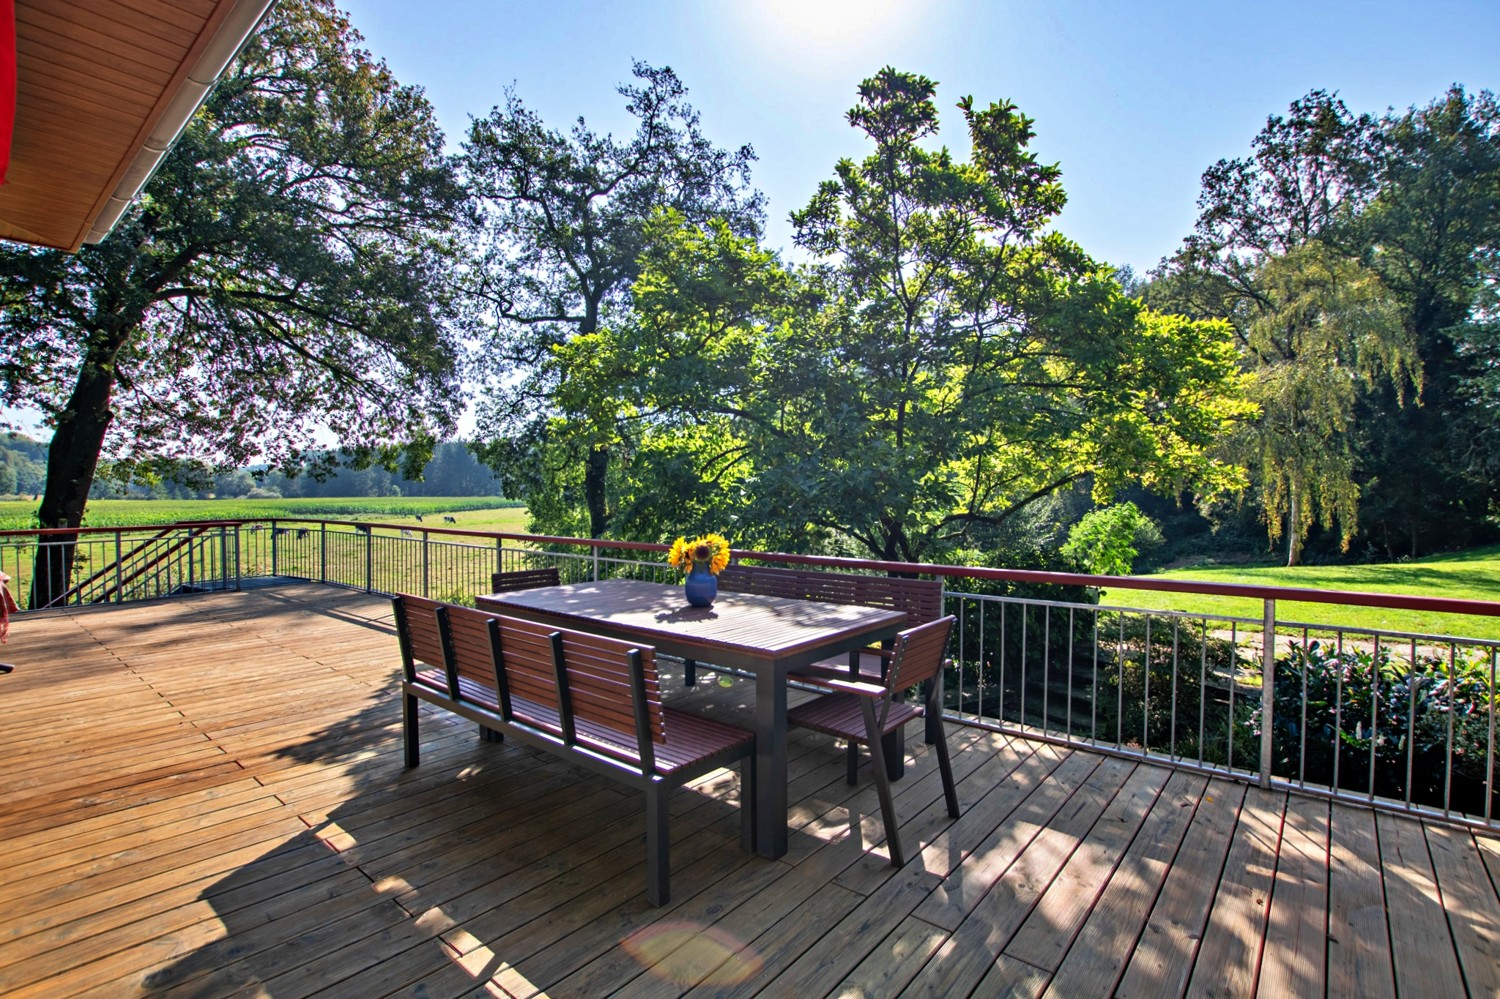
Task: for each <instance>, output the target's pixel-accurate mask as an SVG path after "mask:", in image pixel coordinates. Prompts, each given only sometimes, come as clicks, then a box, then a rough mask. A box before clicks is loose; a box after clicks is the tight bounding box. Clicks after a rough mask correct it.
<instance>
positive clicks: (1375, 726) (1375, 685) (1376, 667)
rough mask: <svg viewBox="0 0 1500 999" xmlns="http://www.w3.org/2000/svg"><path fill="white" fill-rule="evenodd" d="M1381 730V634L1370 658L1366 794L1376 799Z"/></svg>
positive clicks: (1370, 798) (1377, 636)
mask: <svg viewBox="0 0 1500 999" xmlns="http://www.w3.org/2000/svg"><path fill="white" fill-rule="evenodd" d="M1379 731H1380V636H1379V635H1376V636H1375V654H1374V656H1373V658H1371V660H1370V775H1369V780H1370V782H1369V784H1367V785H1366V786H1365V794H1366V796H1367V798H1368V800H1370V801H1372V802H1373V801H1374V800H1375V744H1376V742H1377V739H1376V737H1375V735H1376V733H1377V732H1379Z"/></svg>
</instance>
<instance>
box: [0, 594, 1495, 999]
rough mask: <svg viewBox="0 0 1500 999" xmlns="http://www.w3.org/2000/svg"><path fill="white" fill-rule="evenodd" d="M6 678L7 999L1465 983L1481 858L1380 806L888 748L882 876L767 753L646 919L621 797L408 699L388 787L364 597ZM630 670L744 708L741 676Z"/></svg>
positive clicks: (62, 622)
mask: <svg viewBox="0 0 1500 999" xmlns="http://www.w3.org/2000/svg"><path fill="white" fill-rule="evenodd" d="M6 658H7V659H8V660H9V661H12V662H14V663H16V664H17V669H16V671H15V672H14V673H12V674H10V675H7V676H0V711H3V712H4V718H3V722H4V723H3V724H0V754H3V756H0V758H3V759H4V760H5V761H6V762H5V765H4V771H3V773H4V774H5V777H4V778H3V779H0V841H3V842H5V843H6V844H7V847H8V852H7V857H6V863H5V865H4V867H3V869H0V870H3V873H0V903H4V904H5V905H6V908H7V911H8V912H9V913H11V915H10V916H9V917H8V918H7V920H6V922H5V925H3V926H0V994H3V995H5V996H7V997H12V996H14V997H27V996H35V997H43V996H45V997H47V999H73V997H94V996H97V997H117V996H153V997H171V996H196V997H207V996H229V995H234V994H254V995H259V996H265V997H271V999H311V997H318V999H383V997H387V996H390V997H398V996H400V997H412V999H415V997H418V996H421V997H424V999H467V997H469V996H486V995H493V996H534V995H535V996H539V995H548V996H558V997H564V996H588V997H595V996H602V995H618V996H622V997H627V996H628V997H633V999H655V997H675V996H681V995H694V996H699V995H703V996H707V995H714V996H734V997H751V996H757V995H763V996H784V995H796V996H799V997H804V996H805V997H827V996H867V997H880V996H893V995H913V996H915V995H941V996H949V995H973V996H991V995H1002V994H1011V995H1040V994H1043V993H1044V992H1045V993H1047V994H1049V995H1055V996H1059V997H1061V996H1077V995H1110V994H1116V995H1132V996H1151V995H1180V994H1185V993H1191V994H1201V995H1224V994H1234V995H1244V994H1249V993H1251V992H1253V991H1255V990H1256V989H1257V988H1258V990H1259V991H1260V992H1261V993H1262V994H1265V995H1282V994H1294V993H1295V994H1323V993H1326V994H1329V995H1334V994H1340V995H1341V994H1361V995H1380V994H1385V995H1392V994H1403V995H1405V994H1419V993H1420V994H1439V992H1441V994H1445V995H1449V994H1451V995H1464V994H1470V995H1490V994H1493V993H1494V992H1495V990H1496V989H1497V988H1500V972H1497V970H1496V969H1500V892H1497V887H1496V886H1497V885H1500V842H1497V841H1496V840H1495V839H1493V838H1490V837H1486V836H1483V835H1476V834H1475V833H1473V832H1471V831H1469V830H1464V829H1455V828H1453V827H1451V826H1443V825H1440V824H1438V823H1435V822H1424V821H1421V820H1419V819H1417V818H1414V817H1409V816H1394V815H1389V814H1380V815H1376V814H1373V813H1371V812H1368V811H1365V810H1362V809H1360V808H1357V807H1353V806H1350V805H1347V804H1342V803H1337V804H1332V805H1330V804H1328V803H1327V802H1325V801H1320V800H1317V799H1314V798H1311V797H1307V796H1302V795H1297V794H1295V793H1292V794H1289V793H1287V792H1284V791H1263V790H1261V789H1258V788H1246V787H1245V785H1243V784H1240V783H1236V782H1232V781H1229V780H1225V779H1222V778H1217V777H1208V776H1203V775H1198V774H1189V773H1184V772H1176V773H1174V772H1171V771H1169V770H1167V769H1164V768H1161V767H1158V766H1155V765H1152V764H1148V763H1140V762H1136V761H1133V760H1126V759H1115V758H1110V757H1106V756H1101V755H1098V754H1095V753H1091V752H1089V751H1088V750H1086V749H1082V748H1069V747H1062V746H1057V745H1053V744H1048V743H1044V742H1039V741H1028V740H1025V739H1022V738H1018V737H1014V736H1009V735H1002V734H999V733H995V732H988V731H982V730H979V729H975V728H970V727H966V726H958V725H951V724H950V725H949V726H948V727H947V737H948V738H947V741H948V746H949V751H950V753H951V754H952V756H953V761H954V770H955V775H956V778H957V781H958V787H959V799H960V802H961V804H962V805H963V809H964V814H963V816H962V817H961V818H960V819H958V820H956V821H955V820H952V819H950V818H949V817H948V815H947V813H946V808H945V806H944V802H943V798H942V791H941V784H940V781H939V779H938V774H937V768H936V754H934V753H933V752H932V751H931V748H930V747H927V746H925V745H923V744H922V740H921V735H922V733H921V732H920V731H911V732H909V733H908V745H907V749H908V763H907V768H906V775H905V777H904V778H903V779H902V780H901V781H899V782H898V783H897V784H896V785H895V792H896V801H895V803H896V811H897V818H898V821H899V822H900V823H901V836H902V841H903V845H904V846H905V847H906V856H907V857H908V860H907V863H906V864H905V865H904V866H903V867H902V868H901V869H899V870H897V869H894V868H892V867H891V866H890V864H889V862H888V859H887V858H888V854H887V852H886V842H885V840H886V836H885V830H884V829H883V828H882V826H881V822H880V813H879V809H878V807H877V802H876V798H875V793H874V788H873V784H872V782H871V779H870V775H869V770H868V767H865V768H864V769H863V770H862V771H861V779H860V782H859V784H858V785H857V786H854V787H850V786H849V785H848V784H846V783H845V781H844V762H843V750H842V747H840V746H838V745H836V744H835V743H834V742H833V741H832V740H830V739H828V738H826V737H824V736H819V735H815V734H812V733H805V732H794V733H793V735H792V740H791V743H790V745H789V747H788V754H787V755H788V800H789V802H790V810H789V818H790V827H791V833H790V849H789V851H788V853H787V855H786V856H785V857H784V858H782V859H781V860H777V861H767V860H763V859H761V858H759V857H756V856H754V855H752V854H747V853H745V852H744V851H742V850H741V849H740V847H739V840H738V812H737V809H738V802H739V794H740V789H739V780H738V776H737V774H735V773H733V772H727V771H718V772H716V773H713V774H710V775H708V776H706V777H705V778H703V779H702V780H700V781H698V782H696V783H695V784H694V785H693V786H692V787H690V788H688V789H686V790H684V791H683V792H680V793H678V794H675V795H674V796H673V797H672V799H671V805H670V807H671V810H672V814H673V822H672V836H673V843H672V864H673V870H672V902H671V904H669V905H667V906H665V907H663V908H661V909H653V908H651V907H650V906H649V905H647V904H646V901H645V898H644V895H643V883H644V873H643V849H642V838H643V831H644V822H643V814H642V813H643V808H642V802H641V800H640V798H639V797H638V795H636V794H633V793H631V792H629V791H627V790H625V789H623V788H622V787H621V786H620V785H617V784H613V783H611V782H609V781H606V780H604V779H602V778H599V777H596V776H593V775H590V774H589V773H587V772H586V771H583V770H581V769H578V768H575V767H569V766H567V765H566V764H564V763H562V762H561V761H558V760H557V759H555V758H553V757H550V756H546V755H542V754H538V753H537V752H535V751H533V750H531V749H528V748H526V747H524V746H520V745H517V744H513V743H488V742H483V741H481V740H480V739H479V738H478V736H477V734H476V732H475V727H474V725H473V724H472V723H470V722H467V721H464V720H462V719H458V718H454V717H452V716H449V715H446V714H444V713H442V712H440V711H437V710H435V709H433V708H431V707H430V706H427V705H423V707H422V709H421V710H422V759H423V762H422V765H421V766H420V767H418V768H416V769H415V770H410V771H408V770H405V769H404V768H403V767H402V764H401V759H402V755H401V726H400V703H399V697H398V696H397V695H396V693H395V681H396V679H397V677H398V675H399V663H398V659H397V654H396V641H395V638H394V635H393V632H392V625H391V611H390V604H389V602H388V601H385V600H383V599H382V598H380V597H378V596H371V595H369V594H363V593H358V592H352V591H347V590H338V589H333V588H327V587H318V586H312V585H305V586H298V585H289V586H285V587H278V588H267V589H261V590H255V591H250V592H245V593H221V594H204V595H198V596H193V597H185V598H180V599H174V600H170V601H160V602H155V603H148V604H138V605H130V606H125V607H120V608H108V609H85V610H67V611H48V612H44V613H40V614H28V615H24V616H22V617H21V618H19V619H18V620H17V621H16V622H15V624H14V628H13V631H12V637H11V643H10V644H9V645H8V646H6ZM663 684H664V689H666V690H667V691H668V696H669V701H670V702H671V703H673V704H674V705H678V706H681V707H683V708H684V709H687V710H692V709H694V708H695V707H697V708H699V709H702V710H704V711H706V712H708V713H710V714H711V715H712V716H714V717H719V718H733V717H741V718H748V717H749V712H750V711H751V708H752V700H753V686H752V685H751V684H749V683H748V682H746V681H744V680H738V679H728V680H721V679H720V678H718V677H715V676H709V677H707V678H705V679H701V680H700V681H699V684H698V686H697V687H695V688H693V689H692V690H690V691H684V690H682V688H681V683H680V677H679V676H678V675H676V674H675V673H673V672H672V671H671V669H670V667H668V668H667V669H666V670H665V671H664V680H663ZM794 696H800V695H794ZM912 728H913V729H918V728H919V726H912ZM1393 927H1394V929H1393ZM1413 989H1416V990H1417V991H1416V992H1413Z"/></svg>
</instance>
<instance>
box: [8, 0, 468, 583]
mask: <svg viewBox="0 0 1500 999" xmlns="http://www.w3.org/2000/svg"><path fill="white" fill-rule="evenodd" d="M359 42H360V37H359V35H358V34H357V33H356V32H354V31H353V30H352V29H351V28H350V26H349V24H348V22H347V21H346V20H345V19H344V18H343V17H342V15H340V14H339V13H338V12H337V11H335V10H334V8H333V7H332V5H331V3H328V2H324V0H286V2H283V3H281V4H278V5H277V6H276V8H275V10H274V11H273V12H272V14H271V16H270V17H269V18H268V20H267V21H266V23H265V24H264V25H263V26H262V27H261V29H260V30H259V31H258V32H257V33H256V34H255V36H254V37H252V38H251V39H250V41H249V42H248V43H247V45H246V47H245V48H244V50H243V51H242V52H241V54H240V55H239V57H238V58H237V59H236V60H235V61H234V63H233V64H232V65H231V66H230V67H229V69H228V70H227V72H226V74H225V76H224V77H223V78H222V79H221V80H220V82H219V83H218V85H217V86H216V87H215V88H214V90H213V92H212V93H211V94H210V95H209V98H208V100H207V102H206V103H205V104H204V106H203V108H202V109H201V110H200V111H199V112H198V114H197V115H195V116H194V118H193V119H192V121H191V122H190V123H189V124H188V126H187V128H186V130H185V132H184V134H183V136H182V138H181V140H180V141H179V142H178V143H177V145H176V146H175V147H174V149H173V150H172V152H171V153H170V154H169V155H168V156H167V157H166V158H165V159H164V160H163V162H162V164H161V167H160V169H159V170H158V171H157V173H156V175H155V176H154V177H153V178H152V180H151V182H150V183H149V184H148V185H147V186H146V188H145V190H144V192H143V194H142V197H141V200H140V202H139V204H138V205H137V206H136V207H135V208H134V209H133V210H132V211H131V212H129V213H128V214H127V215H126V216H125V218H124V219H123V220H122V221H121V223H120V224H119V225H118V227H117V228H116V229H115V231H114V232H113V233H112V234H111V235H110V236H109V237H108V238H107V239H105V240H104V241H103V242H102V243H100V244H99V245H97V246H89V247H85V248H84V249H82V250H80V251H79V252H78V253H77V254H66V253H62V252H59V251H53V250H39V249H18V248H8V249H5V250H3V251H0V258H3V266H0V302H3V303H4V312H3V314H0V342H3V344H4V346H5V351H6V354H7V356H8V358H9V360H8V361H7V363H5V364H3V365H0V378H3V385H4V390H5V392H6V396H7V401H8V402H10V403H12V404H21V405H26V406H30V407H32V408H35V409H37V410H40V411H41V412H42V413H43V414H44V415H45V418H46V421H47V422H48V424H50V426H51V427H52V430H53V438H52V444H51V448H50V451H49V457H48V467H47V485H46V492H45V495H44V496H43V499H42V503H41V507H40V509H39V510H38V514H37V520H38V523H39V525H40V526H42V527H45V528H58V527H62V528H76V527H78V526H80V525H81V524H82V522H83V516H84V509H85V506H86V503H87V500H88V495H89V489H90V487H91V485H92V483H93V481H94V478H95V475H96V472H97V470H98V467H99V462H100V458H101V456H103V457H104V458H107V459H110V467H111V469H112V470H114V472H116V473H117V474H119V475H122V476H127V477H128V476H132V475H140V474H147V475H149V474H153V473H156V472H159V471H161V470H163V469H165V468H168V467H177V468H180V467H183V466H184V465H192V466H196V467H199V468H205V469H210V468H214V467H233V466H240V465H244V464H246V463H249V462H265V463H269V464H274V465H278V466H282V467H286V468H295V467H297V466H298V465H299V464H300V462H301V461H302V459H303V457H304V455H305V454H306V453H307V452H308V451H309V450H310V449H312V448H313V447H314V446H317V445H321V446H326V444H327V439H328V437H329V436H332V437H333V438H334V439H336V441H337V442H338V443H339V444H340V445H341V446H342V447H343V448H345V449H346V450H347V452H348V453H349V454H350V455H351V457H352V460H354V461H356V462H368V461H370V460H375V459H379V460H384V461H387V462H393V461H394V460H395V456H396V455H397V454H398V453H400V452H404V453H405V454H406V457H407V459H408V460H409V463H410V465H411V466H412V467H414V468H415V469H418V470H419V469H420V467H421V464H422V463H424V462H425V457H426V453H427V452H428V451H429V450H430V447H431V443H432V441H433V440H434V439H436V438H437V437H438V436H440V435H442V434H445V433H447V432H448V431H449V430H450V429H451V428H452V427H453V425H454V423H455V419H456V414H457V411H458V408H459V405H460V393H459V389H458V385H457V383H456V379H455V376H454V367H455V358H456V356H457V339H456V335H455V334H456V332H457V329H458V324H459V322H460V320H461V313H460V311H459V308H458V303H456V302H455V300H454V299H453V298H452V297H451V288H452V287H453V284H454V282H453V280H452V272H453V269H454V264H455V262H456V260H457V258H458V253H457V243H456V242H455V240H454V238H453V236H452V233H453V232H454V231H455V227H456V226H457V225H458V223H459V222H460V220H461V218H462V214H463V212H464V211H465V204H466V199H465V195H464V192H463V191H462V189H461V188H460V186H459V185H458V183H457V182H456V174H455V170H454V167H453V164H452V162H451V161H450V160H449V159H448V158H447V157H445V156H444V154H443V152H442V147H443V138H442V134H441V132H440V131H439V129H438V127H437V124H436V121H435V119H434V116H433V113H432V109H431V107H430V106H429V105H428V103H427V101H426V100H425V99H424V98H423V96H422V94H421V91H420V90H418V89H415V88H412V87H404V86H401V85H400V84H399V83H398V82H397V81H396V80H395V79H394V78H393V77H392V76H391V74H390V73H389V72H388V71H387V69H386V67H385V66H384V65H383V64H381V63H377V62H373V61H372V60H371V58H370V56H369V55H368V53H366V52H364V51H362V50H361V49H359V48H358V44H359ZM72 540H73V536H71V535H62V536H60V537H58V536H54V543H53V544H51V545H48V546H45V547H41V548H39V555H38V564H37V566H36V570H37V571H36V574H35V577H34V584H33V591H32V602H33V606H45V605H46V604H48V603H51V602H53V601H54V600H56V599H57V598H59V597H60V596H61V595H62V594H63V593H64V592H65V588H66V585H67V581H68V579H69V576H70V572H71V569H72V562H73V547H72Z"/></svg>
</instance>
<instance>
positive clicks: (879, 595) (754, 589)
mask: <svg viewBox="0 0 1500 999" xmlns="http://www.w3.org/2000/svg"><path fill="white" fill-rule="evenodd" d="M719 588H720V589H721V590H730V591H734V592H738V593H756V594H760V595H762V596H768V597H790V598H793V599H796V600H821V601H823V602H824V603H832V604H861V605H863V606H866V607H884V608H886V609H888V610H897V611H900V612H901V613H903V614H905V615H906V620H907V623H908V624H911V625H918V624H926V623H927V622H929V621H936V620H937V619H938V618H939V617H941V616H942V614H943V584H942V583H941V582H939V581H938V580H935V579H906V578H903V577H897V576H860V575H856V574H853V573H845V572H819V571H817V570H815V569H778V568H772V567H770V566H763V565H754V566H751V565H730V566H725V567H724V570H723V571H722V572H720V573H719Z"/></svg>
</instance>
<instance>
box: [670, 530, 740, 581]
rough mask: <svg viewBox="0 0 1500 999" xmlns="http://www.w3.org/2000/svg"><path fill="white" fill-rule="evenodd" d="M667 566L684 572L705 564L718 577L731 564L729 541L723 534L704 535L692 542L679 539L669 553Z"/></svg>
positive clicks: (673, 543)
mask: <svg viewBox="0 0 1500 999" xmlns="http://www.w3.org/2000/svg"><path fill="white" fill-rule="evenodd" d="M667 564H669V565H671V566H672V567H673V568H674V569H682V570H684V571H686V570H688V569H691V568H693V567H694V566H696V565H700V564H705V565H706V568H707V569H708V571H709V572H711V573H713V574H714V575H716V576H717V575H718V574H719V572H720V571H722V570H723V568H724V567H725V566H726V565H728V564H729V541H728V539H726V538H725V537H724V536H723V535H722V534H704V535H700V536H699V537H697V538H695V539H694V540H692V541H689V540H687V538H678V539H677V540H676V541H674V542H672V550H671V551H670V552H668V553H667Z"/></svg>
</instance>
